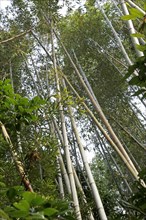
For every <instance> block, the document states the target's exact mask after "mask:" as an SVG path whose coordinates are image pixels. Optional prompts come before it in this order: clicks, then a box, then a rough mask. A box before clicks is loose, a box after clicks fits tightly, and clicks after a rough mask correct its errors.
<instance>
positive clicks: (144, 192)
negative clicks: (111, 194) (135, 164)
mask: <svg viewBox="0 0 146 220" xmlns="http://www.w3.org/2000/svg"><path fill="white" fill-rule="evenodd" d="M139 177H140V180H139V182H135V184H134V187H135V189H136V190H135V192H134V193H133V195H132V196H131V197H130V198H129V200H128V201H121V204H122V206H123V207H124V208H126V209H127V211H129V213H130V215H131V217H132V219H139V220H141V219H145V217H146V188H145V186H143V184H142V181H144V182H145V181H146V170H145V169H143V170H142V171H141V172H140V173H139ZM135 216H136V218H135Z"/></svg>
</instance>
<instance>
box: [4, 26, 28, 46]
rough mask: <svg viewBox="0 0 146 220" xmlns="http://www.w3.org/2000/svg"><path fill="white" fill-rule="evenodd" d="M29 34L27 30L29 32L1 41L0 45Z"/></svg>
mask: <svg viewBox="0 0 146 220" xmlns="http://www.w3.org/2000/svg"><path fill="white" fill-rule="evenodd" d="M29 32H31V29H29V30H27V31H25V32H23V33H21V34H18V35H15V36H14V37H11V38H9V39H6V40H3V41H1V42H0V44H4V43H8V42H10V41H13V40H16V39H18V38H20V37H23V36H24V35H26V34H27V33H29Z"/></svg>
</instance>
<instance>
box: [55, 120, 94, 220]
mask: <svg viewBox="0 0 146 220" xmlns="http://www.w3.org/2000/svg"><path fill="white" fill-rule="evenodd" d="M53 123H54V126H55V128H56V131H57V133H58V136H59V139H60V141H61V144H62V146H64V141H63V137H62V134H61V132H60V130H59V128H58V125H57V123H56V121H55V120H53ZM58 159H59V162H60V168H61V171H62V175H63V177H64V180H65V183H66V186H67V191H68V193H69V194H71V189H70V182H69V178H68V174H67V172H66V168H65V165H64V162H63V159H62V155H61V152H60V151H59V157H58ZM72 169H73V174H74V178H75V183H76V186H77V188H78V189H79V190H80V192H81V193H82V195H83V200H84V202H85V203H87V201H86V197H85V194H84V191H83V189H82V186H81V184H80V181H79V179H78V176H77V174H76V171H75V169H74V167H73V165H72ZM89 220H94V217H93V215H92V213H91V211H89Z"/></svg>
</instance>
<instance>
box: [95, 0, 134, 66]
mask: <svg viewBox="0 0 146 220" xmlns="http://www.w3.org/2000/svg"><path fill="white" fill-rule="evenodd" d="M97 5H98V7H99V9H100V11H101V13H102V14H103V16H104V18H105V20H106V22H107V24H108V25H109V27H110V28H111V30H112V32H113V34H114V36H115V38H116V40H117V42H118V44H119V46H120V49H121V52H122V54H123V56H124V58H125V60H126V62H127V63H128V65H132V64H133V63H132V61H131V60H130V58H129V56H128V54H127V52H126V50H125V48H124V46H123V44H122V42H121V39H120V38H119V36H118V34H117V32H116V31H115V29H114V27H113V25H112V23H111V22H110V20H109V19H108V17H107V15H106V14H105V12H104V10H103V8H102V7H101V6H100V4H99V3H98V2H97Z"/></svg>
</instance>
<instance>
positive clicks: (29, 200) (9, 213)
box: [0, 186, 74, 220]
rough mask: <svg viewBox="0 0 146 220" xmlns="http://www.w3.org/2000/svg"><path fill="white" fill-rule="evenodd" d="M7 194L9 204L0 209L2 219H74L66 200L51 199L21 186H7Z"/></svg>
mask: <svg viewBox="0 0 146 220" xmlns="http://www.w3.org/2000/svg"><path fill="white" fill-rule="evenodd" d="M7 196H8V198H9V201H10V204H9V205H7V206H6V207H5V208H4V210H0V217H1V218H2V219H4V220H9V219H18V218H19V219H21V220H23V219H25V220H26V219H27V220H32V219H36V220H37V219H39V220H41V219H46V220H47V219H52V220H53V219H60V218H61V219H70V220H73V219H74V217H73V213H72V210H70V211H69V203H68V202H66V201H60V200H51V199H50V198H47V197H44V196H41V195H39V194H37V193H32V192H25V191H24V190H23V188H22V187H21V186H15V187H12V188H9V189H8V191H7Z"/></svg>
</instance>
